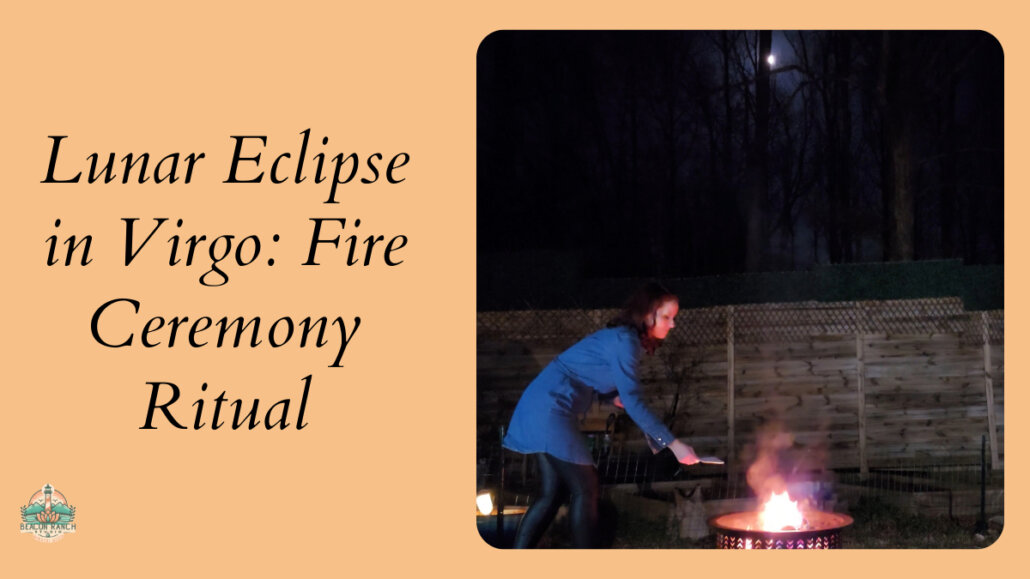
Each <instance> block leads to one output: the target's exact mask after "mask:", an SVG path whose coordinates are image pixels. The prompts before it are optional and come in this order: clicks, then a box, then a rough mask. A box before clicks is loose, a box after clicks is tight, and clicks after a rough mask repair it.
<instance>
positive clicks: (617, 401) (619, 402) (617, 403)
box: [612, 396, 626, 410]
mask: <svg viewBox="0 0 1030 579" xmlns="http://www.w3.org/2000/svg"><path fill="white" fill-rule="evenodd" d="M612 404H614V405H615V407H616V408H622V409H623V410H625V409H626V407H625V406H623V405H622V398H619V397H618V396H616V397H615V399H614V400H612Z"/></svg>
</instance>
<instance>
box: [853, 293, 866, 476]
mask: <svg viewBox="0 0 1030 579" xmlns="http://www.w3.org/2000/svg"><path fill="white" fill-rule="evenodd" d="M855 307H856V308H857V309H858V315H857V316H856V318H857V320H856V321H857V322H858V323H857V324H856V326H857V328H856V329H857V330H858V331H857V332H855V358H856V360H855V366H856V371H855V373H856V374H857V375H858V465H859V479H861V480H865V479H866V478H868V477H869V459H868V457H866V448H865V332H866V323H865V310H864V309H863V307H862V303H861V302H855Z"/></svg>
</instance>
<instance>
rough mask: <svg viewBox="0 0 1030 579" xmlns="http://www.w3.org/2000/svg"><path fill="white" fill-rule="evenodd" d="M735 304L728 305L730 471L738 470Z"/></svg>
mask: <svg viewBox="0 0 1030 579" xmlns="http://www.w3.org/2000/svg"><path fill="white" fill-rule="evenodd" d="M733 338H734V333H733V306H727V307H726V429H727V433H726V440H727V443H726V445H727V448H728V449H729V456H727V457H726V460H727V461H729V464H730V473H731V474H733V473H735V472H736V470H735V469H736V460H735V459H736V428H735V426H734V423H733V421H734V416H735V414H736V401H735V399H734V390H735V386H734V377H735V375H736V373H737V372H736V369H735V368H734V363H735V360H734V348H733V341H734V340H733Z"/></svg>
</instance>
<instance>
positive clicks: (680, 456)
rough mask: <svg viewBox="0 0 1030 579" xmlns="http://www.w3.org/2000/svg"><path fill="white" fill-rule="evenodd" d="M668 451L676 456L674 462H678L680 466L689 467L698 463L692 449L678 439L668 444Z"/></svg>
mask: <svg viewBox="0 0 1030 579" xmlns="http://www.w3.org/2000/svg"><path fill="white" fill-rule="evenodd" d="M669 450H671V451H672V453H673V454H675V455H676V460H678V461H679V462H680V464H686V465H691V464H697V463H698V462H699V461H698V459H697V454H695V453H694V449H693V448H692V447H691V446H690V445H689V444H687V443H685V442H683V441H682V440H680V439H678V438H677V439H676V440H674V441H672V442H670V443H669Z"/></svg>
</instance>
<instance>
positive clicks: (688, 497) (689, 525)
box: [669, 485, 708, 541]
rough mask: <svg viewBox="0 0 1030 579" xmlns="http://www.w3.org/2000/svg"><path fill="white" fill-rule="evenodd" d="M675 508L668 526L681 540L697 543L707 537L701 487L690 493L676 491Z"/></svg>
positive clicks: (706, 522)
mask: <svg viewBox="0 0 1030 579" xmlns="http://www.w3.org/2000/svg"><path fill="white" fill-rule="evenodd" d="M674 496H675V499H676V507H675V508H674V509H673V510H672V512H671V513H670V515H669V524H670V527H672V529H673V530H674V532H675V533H676V534H677V535H678V536H679V538H681V539H690V540H693V541H697V540H699V539H703V538H704V537H706V536H708V521H707V518H706V517H705V506H704V503H703V502H702V498H703V497H702V495H701V485H697V486H696V487H694V488H693V489H691V490H690V492H684V491H682V490H680V489H676V492H675V495H674Z"/></svg>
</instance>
